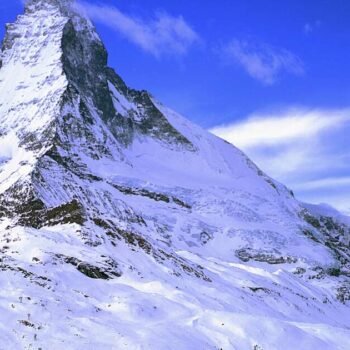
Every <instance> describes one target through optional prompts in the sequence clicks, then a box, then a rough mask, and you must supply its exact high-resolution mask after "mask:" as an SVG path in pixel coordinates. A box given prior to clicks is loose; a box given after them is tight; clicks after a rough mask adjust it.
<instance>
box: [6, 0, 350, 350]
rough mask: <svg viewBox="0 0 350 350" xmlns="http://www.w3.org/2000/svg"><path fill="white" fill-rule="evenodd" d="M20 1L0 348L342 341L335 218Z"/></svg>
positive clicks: (83, 35) (344, 262)
mask: <svg viewBox="0 0 350 350" xmlns="http://www.w3.org/2000/svg"><path fill="white" fill-rule="evenodd" d="M106 64H107V53H106V50H105V48H104V46H103V44H102V42H101V41H100V39H99V37H98V35H97V34H96V32H95V29H94V28H93V26H92V24H91V23H90V22H89V21H88V20H86V19H84V18H83V17H82V16H79V15H78V14H77V13H76V12H75V11H74V10H72V9H71V6H70V2H69V1H65V0H45V1H44V0H31V1H29V2H28V3H27V5H26V12H25V14H24V15H21V16H19V17H18V19H17V21H16V22H15V23H14V24H10V25H8V27H7V34H6V36H5V39H4V41H3V47H2V53H1V55H0V67H1V68H0V235H1V236H0V237H1V246H0V247H1V248H0V249H1V250H0V267H1V274H0V349H4V350H7V349H43V350H46V349H50V350H51V349H118V350H119V349H177V350H182V349H204V350H207V349H208V350H209V349H213V350H215V349H216V350H218V349H223V350H228V349H236V350H245V349H249V350H274V349H278V350H279V349H283V350H289V349H290V350H295V349H320V350H321V349H322V350H326V349H339V350H340V349H344V350H347V349H350V308H349V305H350V247H349V243H350V229H349V227H350V225H349V222H350V221H349V218H347V217H344V216H342V215H340V214H339V213H336V212H334V211H332V210H330V209H329V208H326V207H322V208H321V207H320V208H319V207H315V206H309V205H304V204H303V203H300V202H298V201H297V200H296V199H295V198H294V196H293V193H292V192H291V191H290V190H288V189H287V188H286V187H284V186H283V185H281V184H279V183H277V182H276V181H274V180H272V179H271V178H269V177H268V176H266V175H265V174H264V173H262V172H261V171H260V170H259V169H258V168H257V167H256V166H255V165H254V164H253V163H252V162H251V161H250V160H249V159H248V158H247V157H246V156H245V155H244V154H243V153H242V152H240V151H239V150H238V149H236V148H235V147H234V146H232V145H230V144H228V143H226V142H224V141H223V140H221V139H219V138H217V137H215V136H213V135H211V134H209V133H207V132H206V131H204V130H202V129H201V128H199V127H198V126H195V125H193V124H191V123H190V122H189V121H187V120H186V119H184V118H182V117H181V116H179V115H178V114H176V113H175V112H173V111H171V110H169V109H168V108H166V107H164V106H163V105H162V104H161V103H159V102H158V101H156V100H154V99H153V98H152V96H151V95H149V94H148V93H147V92H146V91H136V90H132V89H130V88H128V87H127V86H126V85H125V84H124V82H123V81H122V79H121V78H120V77H119V76H118V75H117V74H116V73H115V72H114V71H113V70H112V69H110V68H107V66H106Z"/></svg>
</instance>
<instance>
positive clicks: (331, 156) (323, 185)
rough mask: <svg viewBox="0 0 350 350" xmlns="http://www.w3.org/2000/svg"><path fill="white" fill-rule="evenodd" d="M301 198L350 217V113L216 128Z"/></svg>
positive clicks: (305, 112)
mask: <svg viewBox="0 0 350 350" xmlns="http://www.w3.org/2000/svg"><path fill="white" fill-rule="evenodd" d="M211 131H212V132H213V133H214V134H216V135H218V136H220V137H222V138H224V139H226V140H227V141H229V142H231V143H233V144H235V145H236V146H238V147H239V148H241V149H242V150H243V151H245V152H246V153H247V154H248V156H250V158H251V159H253V161H255V162H256V163H257V164H258V165H259V166H260V167H261V168H262V169H263V170H264V171H266V172H267V173H268V174H270V175H271V176H273V177H275V178H276V179H278V180H280V181H281V182H283V183H285V184H287V185H288V186H289V187H291V188H292V189H295V190H296V192H297V194H298V195H299V196H300V198H301V199H303V200H306V201H311V202H330V203H331V204H333V205H335V206H338V207H339V208H340V209H342V210H343V211H349V212H350V200H349V195H350V147H349V142H348V138H347V136H346V135H349V133H350V109H339V110H335V109H332V110H321V109H318V110H316V109H315V110H313V109H305V108H287V109H285V110H283V111H274V112H272V113H263V114H259V113H257V114H254V115H251V116H248V117H247V118H246V119H245V120H243V121H241V122H238V123H235V124H231V125H223V126H218V127H215V128H213V129H212V130H211Z"/></svg>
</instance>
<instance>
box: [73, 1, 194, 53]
mask: <svg viewBox="0 0 350 350" xmlns="http://www.w3.org/2000/svg"><path fill="white" fill-rule="evenodd" d="M78 7H79V9H80V10H81V11H85V13H86V14H87V15H88V16H89V17H90V18H91V19H92V20H94V21H97V22H100V23H102V24H104V25H106V26H108V27H109V28H111V29H113V30H114V31H116V32H118V33H119V34H121V35H122V36H123V37H125V38H126V39H128V40H129V41H130V42H132V43H134V44H135V45H137V46H139V47H140V48H141V49H143V50H144V51H146V52H148V53H150V54H152V55H154V56H156V57H161V56H163V55H184V54H186V53H187V52H188V50H189V49H190V48H191V47H192V46H193V45H194V44H196V43H198V42H200V37H199V35H198V34H197V33H196V32H195V31H194V29H193V28H192V27H191V26H190V25H189V24H188V23H187V22H186V21H185V19H184V18H183V17H182V16H177V17H175V16H171V15H169V14H167V13H166V12H157V13H156V14H155V15H154V18H152V19H148V20H145V19H141V18H138V17H135V16H131V15H128V14H125V13H123V12H122V11H120V10H119V9H118V8H117V7H115V6H113V7H112V6H106V5H103V4H98V5H96V4H91V3H88V2H85V1H80V2H79V3H78Z"/></svg>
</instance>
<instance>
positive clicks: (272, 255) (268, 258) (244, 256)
mask: <svg viewBox="0 0 350 350" xmlns="http://www.w3.org/2000/svg"><path fill="white" fill-rule="evenodd" d="M236 256H237V257H238V258H239V259H240V260H242V261H244V262H248V261H250V260H254V261H259V262H266V263H268V264H293V263H296V262H297V261H298V259H297V258H295V257H292V256H283V255H281V254H280V253H278V252H263V251H259V250H253V249H251V248H243V249H239V250H236Z"/></svg>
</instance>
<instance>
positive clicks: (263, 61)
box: [223, 39, 304, 85]
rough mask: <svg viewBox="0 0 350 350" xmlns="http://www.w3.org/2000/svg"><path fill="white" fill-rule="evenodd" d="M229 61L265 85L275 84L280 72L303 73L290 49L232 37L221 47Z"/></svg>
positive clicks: (302, 67) (300, 63) (299, 60)
mask: <svg viewBox="0 0 350 350" xmlns="http://www.w3.org/2000/svg"><path fill="white" fill-rule="evenodd" d="M223 54H224V56H225V58H226V60H227V61H228V62H229V63H232V64H235V65H238V66H240V67H242V68H243V69H244V70H245V71H246V72H247V73H248V74H249V75H250V76H251V77H252V78H254V79H256V80H259V81H260V82H262V83H263V84H265V85H273V84H275V83H276V82H277V81H278V79H279V77H280V76H281V74H282V73H289V74H293V75H302V74H304V65H303V62H302V60H301V59H300V58H299V57H298V56H296V55H294V54H293V53H291V52H290V51H288V50H286V49H283V48H277V47H273V46H271V45H268V44H255V43H252V42H248V41H244V40H238V39H234V40H232V41H231V42H230V43H229V44H228V45H226V46H225V47H224V49H223Z"/></svg>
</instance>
